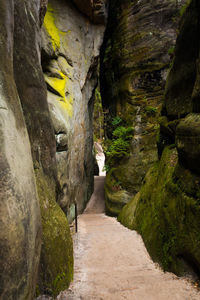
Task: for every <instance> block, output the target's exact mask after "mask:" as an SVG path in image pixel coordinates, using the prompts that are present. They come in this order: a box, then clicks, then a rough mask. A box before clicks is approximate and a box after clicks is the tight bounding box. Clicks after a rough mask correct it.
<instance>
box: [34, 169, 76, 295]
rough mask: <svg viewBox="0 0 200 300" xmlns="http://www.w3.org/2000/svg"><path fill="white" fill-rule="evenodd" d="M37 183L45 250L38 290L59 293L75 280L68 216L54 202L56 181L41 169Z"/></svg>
mask: <svg viewBox="0 0 200 300" xmlns="http://www.w3.org/2000/svg"><path fill="white" fill-rule="evenodd" d="M36 183H37V190H38V195H39V199H40V209H41V217H42V249H41V259H40V274H39V282H38V289H37V293H38V291H39V292H40V294H41V293H44V292H45V293H47V294H49V295H53V296H56V295H58V294H59V292H60V291H63V290H65V289H67V288H68V287H69V284H70V282H71V281H72V279H73V243H72V238H71V233H70V229H69V225H68V221H67V218H66V216H65V214H64V212H63V211H62V209H61V208H60V206H59V205H58V204H57V202H56V201H55V199H56V197H55V184H54V182H53V181H51V180H50V179H49V178H48V177H46V176H45V175H44V174H43V173H42V171H41V170H36Z"/></svg>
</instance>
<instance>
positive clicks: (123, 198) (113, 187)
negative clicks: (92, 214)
mask: <svg viewBox="0 0 200 300" xmlns="http://www.w3.org/2000/svg"><path fill="white" fill-rule="evenodd" d="M116 172H117V169H115V168H114V169H111V170H110V171H109V172H108V173H107V176H106V181H105V186H104V189H105V205H106V213H107V214H109V215H112V216H118V214H119V212H120V211H121V209H122V207H123V206H124V205H125V204H127V203H128V202H129V201H130V198H131V195H130V194H129V193H128V192H127V191H126V190H124V189H122V187H121V182H120V181H118V180H117V178H116V177H115V174H116Z"/></svg>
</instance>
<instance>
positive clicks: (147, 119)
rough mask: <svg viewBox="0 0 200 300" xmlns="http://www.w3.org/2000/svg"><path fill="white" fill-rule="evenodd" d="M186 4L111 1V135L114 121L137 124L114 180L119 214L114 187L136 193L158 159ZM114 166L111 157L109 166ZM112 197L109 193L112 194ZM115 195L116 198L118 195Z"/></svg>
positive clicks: (107, 73)
mask: <svg viewBox="0 0 200 300" xmlns="http://www.w3.org/2000/svg"><path fill="white" fill-rule="evenodd" d="M184 3H185V1H178V2H177V1H168V0H165V1H128V0H127V1H120V0H118V1H117V0H116V1H111V2H110V15H109V21H108V26H107V30H106V37H105V43H104V46H103V51H102V65H101V74H102V75H101V92H102V100H103V106H104V109H105V112H106V113H107V120H106V121H107V136H108V138H110V139H111V138H112V132H111V130H110V128H112V119H113V118H114V117H116V116H117V117H120V118H121V119H122V120H123V124H125V125H126V126H133V128H134V136H133V139H132V141H131V146H130V151H129V152H130V153H129V157H128V158H127V157H126V158H123V159H119V160H117V163H116V166H115V165H114V166H111V167H114V168H116V170H114V171H113V170H111V171H110V172H112V173H113V174H114V177H115V178H113V183H112V181H111V180H110V181H108V180H109V177H108V180H107V183H106V187H107V192H106V194H107V197H106V198H107V209H108V212H109V213H111V214H115V215H116V214H117V213H118V212H119V210H118V209H115V205H116V204H115V203H114V202H113V200H112V199H111V198H113V197H110V196H109V194H110V195H111V194H115V191H114V189H113V184H114V185H116V184H118V185H120V186H121V189H122V190H126V191H127V192H129V193H130V194H131V195H135V194H136V193H137V192H138V191H139V189H140V187H141V184H142V181H143V179H144V176H145V174H146V172H147V170H148V169H149V168H150V166H152V164H153V163H154V162H155V161H156V160H157V159H158V156H157V147H156V135H157V132H158V129H159V125H158V118H159V115H160V110H161V104H162V100H163V95H164V85H165V82H166V77H167V72H168V68H169V64H170V62H171V59H172V56H173V46H174V44H175V40H176V29H177V26H178V25H177V23H178V19H179V10H180V8H181V7H182V5H183V4H184ZM107 163H108V164H109V159H108V162H107ZM108 193H109V194H108ZM113 196H114V195H113Z"/></svg>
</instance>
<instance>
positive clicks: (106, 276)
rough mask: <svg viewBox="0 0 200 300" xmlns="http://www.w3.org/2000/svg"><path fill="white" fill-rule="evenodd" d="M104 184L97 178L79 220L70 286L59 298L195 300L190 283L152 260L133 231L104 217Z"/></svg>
mask: <svg viewBox="0 0 200 300" xmlns="http://www.w3.org/2000/svg"><path fill="white" fill-rule="evenodd" d="M103 183H104V178H103V177H100V178H98V177H97V178H96V179H95V192H94V194H93V196H92V198H91V201H90V203H89V204H88V206H87V209H86V213H85V214H83V215H81V216H79V219H78V224H79V231H78V233H77V234H76V235H75V237H74V251H75V274H74V282H73V283H72V285H71V287H70V289H69V290H68V291H65V292H63V293H61V294H60V296H59V297H58V300H80V299H81V300H123V299H127V300H165V299H166V300H171V299H172V300H197V299H198V300H199V299H200V293H199V292H198V291H197V290H196V289H195V288H194V287H192V285H190V283H189V282H188V281H186V280H184V279H178V278H177V277H176V276H175V275H173V274H171V273H164V272H162V270H160V269H159V268H158V267H157V266H156V265H155V264H154V263H153V262H152V260H151V259H150V257H149V255H148V253H147V251H146V249H145V246H144V244H143V241H142V239H141V237H140V236H139V235H138V234H137V233H136V232H135V231H130V230H128V229H126V228H125V227H123V226H122V225H120V224H119V223H118V222H117V221H116V219H114V218H111V217H107V216H105V215H104V214H103V211H104V205H103V196H102V187H103ZM99 193H100V194H99ZM99 195H101V196H99Z"/></svg>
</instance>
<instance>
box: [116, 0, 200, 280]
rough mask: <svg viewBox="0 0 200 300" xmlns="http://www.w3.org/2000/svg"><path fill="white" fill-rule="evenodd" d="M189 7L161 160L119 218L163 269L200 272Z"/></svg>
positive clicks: (195, 36)
mask: <svg viewBox="0 0 200 300" xmlns="http://www.w3.org/2000/svg"><path fill="white" fill-rule="evenodd" d="M187 4H188V5H189V6H188V8H187V10H186V6H185V7H184V9H185V13H184V15H183V18H182V21H181V27H180V32H179V35H178V38H177V43H176V48H175V58H174V61H173V65H172V67H171V70H170V73H169V77H168V80H167V84H166V89H165V102H164V109H163V113H162V119H161V127H160V136H159V143H158V148H159V154H160V160H159V161H158V162H157V163H156V164H155V165H154V167H153V168H152V169H150V170H149V172H148V173H147V175H146V178H145V184H144V185H143V186H142V188H141V190H140V192H139V193H138V194H137V196H136V197H134V198H133V199H132V200H131V202H130V203H129V204H128V205H127V206H125V207H124V208H123V210H122V212H121V214H120V216H119V220H120V221H121V222H122V223H123V224H124V225H126V226H127V227H129V228H132V229H133V228H134V229H137V230H138V231H139V232H140V233H141V235H142V236H143V239H144V242H145V244H146V247H147V249H148V251H149V252H150V254H151V256H152V257H153V259H154V260H155V261H157V262H159V263H161V265H162V266H163V267H164V269H165V270H171V271H173V272H175V273H177V274H184V273H186V274H187V273H188V272H189V273H192V274H194V273H197V274H199V271H200V251H199V249H200V248H199V246H200V239H199V231H200V221H199V220H200V218H199V216H200V176H199V175H200V170H199V125H200V124H199V120H200V116H199V112H200V111H199V99H200V93H199V53H200V52H199V51H200V44H199V32H200V13H199V12H200V4H199V1H196V0H193V1H189V2H187ZM186 41H187V44H188V47H187V48H186V47H185V43H186Z"/></svg>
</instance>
